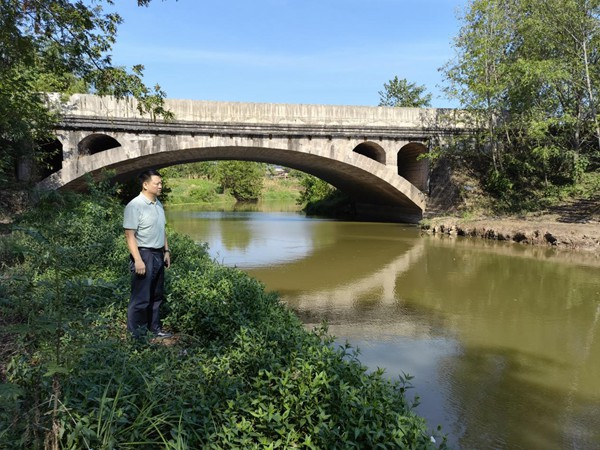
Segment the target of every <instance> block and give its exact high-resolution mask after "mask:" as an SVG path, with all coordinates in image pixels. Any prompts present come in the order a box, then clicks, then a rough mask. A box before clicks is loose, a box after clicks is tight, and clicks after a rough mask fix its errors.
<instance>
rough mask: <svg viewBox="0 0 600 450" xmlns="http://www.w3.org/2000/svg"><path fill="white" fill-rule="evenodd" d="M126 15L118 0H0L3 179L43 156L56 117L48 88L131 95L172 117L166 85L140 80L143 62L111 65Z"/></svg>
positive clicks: (141, 1)
mask: <svg viewBox="0 0 600 450" xmlns="http://www.w3.org/2000/svg"><path fill="white" fill-rule="evenodd" d="M149 2H150V0H138V5H140V6H144V5H147V4H148V3H149ZM121 22H122V18H121V17H120V16H119V15H118V13H117V12H115V11H114V10H113V1H112V0H96V1H93V2H85V1H81V0H78V1H68V0H28V1H23V0H3V1H2V2H0V149H1V150H2V151H1V153H0V155H1V156H0V185H2V186H4V185H6V184H8V183H9V182H12V181H14V178H15V171H14V167H15V165H16V164H17V162H18V160H20V159H31V158H33V159H36V160H38V161H40V160H43V156H44V155H43V154H42V153H41V151H40V144H41V143H43V142H44V141H47V140H49V139H51V134H52V133H51V130H52V125H53V123H54V121H55V120H56V118H57V117H56V114H55V113H53V112H52V109H51V108H50V107H49V103H48V102H49V100H48V97H47V96H46V95H45V93H48V92H57V93H61V94H71V93H76V92H91V93H96V94H100V95H114V96H117V97H125V96H132V97H135V98H136V99H138V104H139V109H140V113H150V114H152V115H153V116H155V117H156V116H157V115H164V116H169V113H168V111H165V110H164V109H163V99H164V97H165V94H164V92H163V91H162V90H161V89H160V86H158V85H156V86H154V87H153V88H149V87H147V86H146V85H145V84H144V82H143V81H142V76H143V70H144V67H143V66H142V65H134V66H132V67H131V68H129V69H128V68H126V67H118V66H115V65H114V64H113V62H112V58H111V54H110V52H111V49H112V46H113V44H114V43H115V42H116V33H117V27H118V25H119V24H121Z"/></svg>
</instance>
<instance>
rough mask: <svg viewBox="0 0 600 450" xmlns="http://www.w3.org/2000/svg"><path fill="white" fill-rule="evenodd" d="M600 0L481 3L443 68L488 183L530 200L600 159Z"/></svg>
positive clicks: (469, 12) (472, 7)
mask: <svg viewBox="0 0 600 450" xmlns="http://www.w3.org/2000/svg"><path fill="white" fill-rule="evenodd" d="M599 2H600V0H541V1H540V0H473V1H471V2H470V4H469V5H468V7H467V9H466V12H465V14H464V16H463V18H462V20H463V26H462V28H461V30H460V33H459V35H458V37H457V38H456V39H455V41H454V46H455V49H456V57H455V58H454V59H453V60H452V61H450V62H449V63H448V64H447V65H446V66H445V67H444V68H443V69H442V70H443V71H444V75H445V77H446V79H447V80H448V81H449V85H448V87H447V93H448V94H449V95H450V96H451V97H454V98H456V99H458V100H459V101H460V103H461V105H462V107H463V108H464V109H466V110H467V112H468V115H467V117H469V118H470V119H471V120H472V122H473V125H474V129H476V130H478V132H476V133H475V134H474V139H473V140H472V141H471V142H469V143H468V145H464V144H465V143H463V145H462V146H461V147H460V149H461V150H460V151H461V152H462V153H464V151H465V149H475V151H474V152H473V151H472V152H471V155H470V159H471V160H472V161H475V162H478V163H479V164H480V167H482V168H483V169H482V173H483V175H484V177H485V179H484V182H485V184H486V185H487V186H488V188H489V189H490V190H491V191H492V192H494V193H496V194H499V195H502V196H505V197H506V196H508V197H510V196H513V197H519V196H520V197H526V196H527V195H530V194H531V193H532V192H533V191H535V190H539V189H540V188H544V187H550V186H552V185H560V184H564V183H565V182H569V183H570V182H573V181H576V180H577V179H578V177H579V176H581V174H582V173H583V171H585V170H586V168H587V167H588V166H590V164H591V165H594V164H596V165H598V164H600V152H599V144H600V139H598V137H599V136H600V132H599V131H600V127H599V125H598V114H597V106H596V103H597V98H598V89H599V87H600V86H599V81H600V76H599V70H600V69H599V68H598V66H599V64H598V62H600V61H598V58H600V41H599V26H600V21H599V17H600V15H599V13H600V9H599Z"/></svg>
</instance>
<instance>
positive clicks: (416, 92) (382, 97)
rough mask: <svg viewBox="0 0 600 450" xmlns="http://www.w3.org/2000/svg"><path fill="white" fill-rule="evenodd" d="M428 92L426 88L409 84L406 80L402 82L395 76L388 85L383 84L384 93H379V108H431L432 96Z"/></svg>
mask: <svg viewBox="0 0 600 450" xmlns="http://www.w3.org/2000/svg"><path fill="white" fill-rule="evenodd" d="M426 90H427V88H426V87H425V86H419V85H417V84H416V83H409V82H408V80H406V79H405V78H403V79H401V80H400V79H398V77H397V76H395V77H394V78H393V79H392V80H390V81H389V82H388V83H383V91H379V106H404V107H410V108H425V107H427V106H431V94H430V93H428V92H426Z"/></svg>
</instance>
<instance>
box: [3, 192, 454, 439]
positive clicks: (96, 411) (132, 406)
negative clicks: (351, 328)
mask: <svg viewBox="0 0 600 450" xmlns="http://www.w3.org/2000/svg"><path fill="white" fill-rule="evenodd" d="M93 191H94V193H95V194H93V195H88V196H76V195H66V196H65V195H58V194H55V193H49V194H48V195H47V196H46V197H45V198H44V199H42V201H41V202H40V204H39V207H38V208H37V209H35V210H32V211H30V212H29V213H28V214H26V215H25V216H23V217H21V218H20V219H19V220H18V221H17V223H16V224H15V227H14V231H13V232H12V233H11V234H10V235H8V236H3V237H2V242H3V243H5V244H3V246H2V248H3V249H4V250H3V251H4V252H7V251H8V250H7V249H8V248H10V249H12V253H13V255H12V256H11V257H10V258H8V259H6V260H5V261H4V266H3V267H2V273H1V274H0V276H1V278H2V283H1V284H0V318H1V319H0V320H2V328H0V330H2V331H1V332H0V339H1V340H2V349H3V350H2V353H0V356H1V357H2V359H1V360H0V365H1V366H0V367H1V369H2V370H1V377H2V379H1V380H0V381H1V384H0V447H1V448H11V449H19V448H22V449H25V448H27V449H35V448H52V449H54V448H56V449H58V448H69V449H81V448H88V449H91V448H140V447H141V448H148V449H154V448H156V449H158V448H161V449H163V448H172V449H175V448H177V449H185V448H208V449H225V448H249V449H252V448H256V449H259V448H260V449H264V448H307V449H309V448H315V449H317V448H318V449H321V448H327V449H336V448H339V449H347V448H357V449H358V448H437V447H438V446H439V447H440V448H444V447H445V443H444V440H443V439H442V440H441V441H440V442H439V444H435V443H434V442H433V440H432V438H431V437H430V433H429V432H428V431H427V428H426V426H425V424H424V421H423V419H421V418H419V417H417V416H416V415H415V413H414V412H413V411H412V406H413V405H411V404H410V402H408V401H407V399H406V398H405V391H406V389H407V388H409V387H410V380H409V378H408V377H407V378H403V379H400V380H398V381H395V382H394V381H390V380H388V379H386V377H385V376H384V375H383V373H382V371H376V372H374V373H368V372H367V370H366V368H365V367H364V366H363V365H362V364H360V362H359V361H358V359H357V357H356V353H355V352H354V351H353V350H352V349H351V348H350V347H349V346H345V347H343V348H336V347H335V345H334V343H333V340H332V338H331V337H330V336H328V335H327V333H326V331H325V330H324V329H321V330H315V331H313V332H308V331H306V330H305V329H304V328H303V326H302V324H301V323H300V321H299V320H298V319H297V318H296V316H295V315H294V314H293V313H292V312H291V311H290V310H288V309H287V308H286V307H284V306H283V305H282V304H281V303H280V302H279V300H278V298H277V296H276V295H275V294H272V293H268V292H265V290H264V288H263V286H262V285H261V284H260V283H259V282H258V281H256V280H254V279H252V278H250V277H248V276H247V275H246V274H244V273H242V272H241V271H239V270H237V269H234V268H228V267H224V266H221V265H219V264H217V263H215V262H214V261H212V260H211V259H210V257H209V256H208V254H207V252H206V248H205V247H203V246H198V245H195V244H194V243H193V242H192V241H191V240H190V239H189V238H186V237H184V236H181V235H177V234H174V233H170V236H169V243H170V247H171V250H172V252H173V256H172V267H171V268H170V269H169V271H168V273H167V291H168V299H167V302H166V304H167V308H166V311H165V314H164V325H165V327H167V328H168V329H170V330H171V331H174V332H176V338H175V339H173V340H171V341H167V342H164V341H155V340H149V341H147V342H144V343H139V342H137V341H134V340H132V339H130V338H129V337H128V335H127V332H126V329H125V321H126V317H125V315H126V304H127V301H128V293H129V276H128V271H127V250H126V247H125V242H124V238H123V235H122V230H121V220H122V219H121V216H122V206H120V205H119V204H118V202H117V201H113V200H110V199H109V198H108V197H106V196H103V195H101V193H100V192H99V190H98V189H96V190H93Z"/></svg>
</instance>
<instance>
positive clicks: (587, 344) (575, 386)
mask: <svg viewBox="0 0 600 450" xmlns="http://www.w3.org/2000/svg"><path fill="white" fill-rule="evenodd" d="M195 208H196V207H189V206H188V207H168V208H167V219H168V221H169V224H170V226H171V227H172V228H173V229H174V230H176V231H179V232H182V233H185V234H188V235H190V236H191V237H192V238H193V239H195V240H196V241H197V242H208V244H209V247H210V252H211V254H212V255H213V257H214V258H215V259H216V260H217V261H219V262H221V263H223V264H226V265H230V266H237V267H239V268H241V269H243V270H244V271H246V272H248V273H249V274H250V275H251V276H253V277H255V278H257V279H259V280H260V281H262V282H263V283H264V284H265V286H266V288H267V289H268V290H274V291H278V292H279V293H280V295H281V298H282V300H283V301H284V302H285V303H287V304H288V305H289V307H290V308H292V309H293V310H294V311H296V312H297V314H298V315H299V317H300V318H301V319H302V320H303V322H304V323H305V324H306V326H307V327H309V328H310V327H313V326H318V325H320V324H321V323H322V321H324V320H326V321H327V323H328V324H329V331H330V333H331V334H333V335H334V336H336V338H337V341H338V342H340V343H344V342H345V341H346V340H347V341H349V343H350V344H352V346H353V347H356V348H358V349H359V350H360V356H359V359H360V360H361V362H363V363H364V364H365V365H367V366H368V367H369V368H370V369H376V368H377V367H382V368H385V370H386V374H387V375H388V376H390V377H393V378H395V377H397V376H398V375H401V374H403V373H406V374H410V375H412V376H414V377H415V378H414V379H413V384H414V389H413V390H411V391H409V392H412V394H411V395H418V396H419V398H420V404H419V406H418V407H417V412H418V413H419V414H420V415H422V416H423V417H425V418H426V419H427V422H428V424H429V425H430V427H431V428H435V427H437V426H438V425H441V427H442V431H443V432H444V433H446V434H447V435H448V442H449V443H450V445H451V446H452V447H453V448H458V449H492V448H493V449H528V450H529V449H545V450H548V449H586V450H587V449H600V336H599V335H600V265H599V264H598V262H597V260H596V261H595V260H594V259H592V258H587V259H586V258H585V255H583V254H582V255H578V254H574V253H560V252H558V251H556V250H552V249H547V248H531V247H526V246H522V245H520V244H507V243H498V242H486V241H480V240H469V239H461V238H452V239H451V238H439V237H435V236H429V235H422V234H421V233H420V231H419V229H418V228H417V227H415V226H410V225H403V224H389V223H357V222H343V221H334V220H322V219H311V218H306V217H305V216H304V215H303V214H301V213H298V212H296V211H293V209H294V208H293V207H292V208H289V209H290V210H288V211H285V212H282V211H272V210H271V211H269V210H268V208H267V209H266V210H265V208H263V209H262V210H261V211H254V210H247V211H235V212H231V211H223V212H216V211H201V210H199V209H195ZM276 209H281V208H276Z"/></svg>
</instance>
